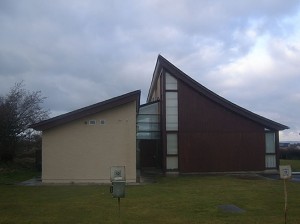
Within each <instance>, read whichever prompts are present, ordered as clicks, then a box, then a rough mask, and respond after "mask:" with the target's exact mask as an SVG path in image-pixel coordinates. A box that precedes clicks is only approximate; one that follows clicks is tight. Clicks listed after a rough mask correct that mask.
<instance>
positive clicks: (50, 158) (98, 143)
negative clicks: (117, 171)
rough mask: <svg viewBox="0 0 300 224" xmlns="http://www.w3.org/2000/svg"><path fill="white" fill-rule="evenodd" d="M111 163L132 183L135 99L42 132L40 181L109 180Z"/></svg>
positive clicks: (81, 181)
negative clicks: (122, 168)
mask: <svg viewBox="0 0 300 224" xmlns="http://www.w3.org/2000/svg"><path fill="white" fill-rule="evenodd" d="M89 120H96V121H97V124H96V125H88V124H85V122H88V121H89ZM100 120H105V122H106V123H105V124H104V125H100V124H99V123H100V122H99V121H100ZM111 166H125V167H126V168H125V169H126V181H127V182H136V102H131V103H127V104H124V105H122V106H118V107H115V108H113V109H110V110H108V111H104V112H101V113H99V114H95V115H92V116H88V117H85V118H82V119H78V120H75V121H72V122H70V123H67V124H64V125H61V126H58V127H55V128H51V129H48V130H45V131H44V132H43V150H42V181H43V182H44V183H72V182H74V183H109V182H110V167H111Z"/></svg>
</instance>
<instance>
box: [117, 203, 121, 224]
mask: <svg viewBox="0 0 300 224" xmlns="http://www.w3.org/2000/svg"><path fill="white" fill-rule="evenodd" d="M118 207H119V224H120V223H121V199H120V198H118Z"/></svg>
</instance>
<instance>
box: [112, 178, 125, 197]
mask: <svg viewBox="0 0 300 224" xmlns="http://www.w3.org/2000/svg"><path fill="white" fill-rule="evenodd" d="M125 185H126V182H125V181H113V182H112V192H111V193H112V196H113V197H114V198H125Z"/></svg>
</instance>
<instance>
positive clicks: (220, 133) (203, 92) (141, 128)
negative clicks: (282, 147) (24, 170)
mask: <svg viewBox="0 0 300 224" xmlns="http://www.w3.org/2000/svg"><path fill="white" fill-rule="evenodd" d="M139 98H140V92H139V91H135V92H131V93H128V94H125V95H122V96H119V97H116V98H113V99H110V100H107V101H104V102H102V103H99V104H95V105H92V106H89V107H86V108H83V109H79V110H76V111H73V112H70V113H68V114H65V115H61V116H58V117H55V118H51V119H49V120H46V121H42V122H40V123H38V124H35V125H33V128H35V129H36V130H42V131H43V149H42V150H43V152H42V164H43V165H42V173H43V174H42V179H43V181H44V182H57V183H58V182H108V181H109V167H111V166H125V167H126V176H127V181H129V182H135V181H136V180H137V179H138V177H137V173H136V168H137V169H141V170H142V169H145V168H149V167H151V168H153V167H154V168H157V169H161V170H162V171H163V172H166V173H167V172H176V173H203V172H245V171H246V172H248V171H254V172H264V171H266V170H275V169H278V165H279V161H278V150H279V131H281V130H284V129H287V128H288V127H287V126H285V125H282V124H279V123H277V122H275V121H272V120H269V119H267V118H264V117H262V116H259V115H257V114H255V113H252V112H250V111H248V110H246V109H244V108H242V107H240V106H238V105H236V104H233V103H232V102H230V101H228V100H226V99H224V98H222V97H221V96H219V95H217V94H215V93H214V92H212V91H210V90H209V89H207V88H205V87H204V86H202V85H201V84H199V83H198V82H196V81H195V80H193V79H192V78H191V77H189V76H188V75H186V74H185V73H184V72H182V71H181V70H179V69H178V68H177V67H175V66H174V65H173V64H171V63H170V62H169V61H167V60H166V59H165V58H163V57H162V56H160V55H159V56H158V59H157V63H156V66H155V69H154V73H153V77H152V82H151V85H150V89H149V93H148V99H147V103H146V104H143V105H140V103H139Z"/></svg>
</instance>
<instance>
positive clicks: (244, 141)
mask: <svg viewBox="0 0 300 224" xmlns="http://www.w3.org/2000/svg"><path fill="white" fill-rule="evenodd" d="M178 84H179V85H178V88H179V89H178V108H179V111H178V113H179V114H178V115H179V133H178V134H179V136H178V137H179V139H178V144H179V155H180V156H179V169H180V172H183V173H184V172H226V171H261V170H264V169H265V135H264V127H263V126H262V125H260V124H258V123H256V122H254V121H252V120H250V119H248V118H245V117H243V116H241V115H239V114H237V113H235V112H233V111H230V110H229V109H227V108H225V107H223V106H222V105H220V104H217V103H215V102H213V101H212V100H211V99H209V98H207V97H206V96H204V95H202V94H201V93H199V92H198V91H195V90H194V89H193V88H191V87H190V86H187V85H186V84H185V83H183V82H179V83H178Z"/></svg>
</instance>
